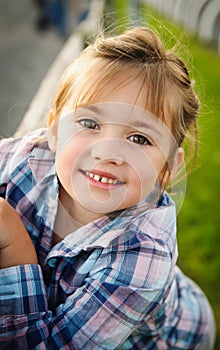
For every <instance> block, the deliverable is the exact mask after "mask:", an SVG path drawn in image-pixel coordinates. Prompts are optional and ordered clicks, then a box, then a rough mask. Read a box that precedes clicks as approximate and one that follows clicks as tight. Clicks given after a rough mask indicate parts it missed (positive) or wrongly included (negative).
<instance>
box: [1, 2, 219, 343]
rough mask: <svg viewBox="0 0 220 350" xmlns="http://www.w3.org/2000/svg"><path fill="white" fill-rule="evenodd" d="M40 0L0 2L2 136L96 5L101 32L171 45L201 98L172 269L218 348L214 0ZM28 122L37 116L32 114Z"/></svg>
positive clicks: (90, 21)
mask: <svg viewBox="0 0 220 350" xmlns="http://www.w3.org/2000/svg"><path fill="white" fill-rule="evenodd" d="M46 2H48V3H50V6H49V7H48V6H46V7H45V1H37V0H36V1H35V0H19V1H12V0H0V29H1V30H0V70H1V71H0V81H1V85H0V89H1V90H0V121H1V123H0V134H1V135H2V136H5V137H8V136H10V135H12V134H14V133H15V131H16V130H17V128H18V126H19V123H20V122H21V121H22V120H23V117H24V115H25V113H26V111H27V110H28V108H29V106H30V103H31V102H33V100H34V99H35V97H34V96H35V94H36V93H37V91H39V89H42V82H44V80H45V79H46V80H48V78H45V76H46V73H47V71H48V69H49V68H50V67H51V65H53V64H54V61H56V60H57V57H60V56H59V55H60V54H61V53H62V52H63V51H64V50H65V49H66V47H67V46H68V45H70V44H68V43H69V40H71V37H72V36H73V35H75V33H78V34H80V35H81V37H82V41H85V40H87V39H88V38H89V37H90V36H92V34H94V33H91V30H92V29H93V28H94V30H95V29H97V23H94V22H95V21H98V19H97V17H96V16H95V14H96V15H98V16H99V13H97V7H96V6H97V4H98V3H100V2H102V4H104V5H103V7H99V9H100V8H101V9H102V14H103V16H102V17H103V18H104V22H105V24H106V25H107V26H111V24H112V23H115V22H117V24H122V25H123V26H125V25H129V23H131V22H133V23H136V24H142V23H144V24H145V25H146V24H149V25H150V26H152V27H154V28H155V29H156V30H157V31H158V32H159V34H160V36H161V37H162V39H163V40H164V41H165V42H166V43H167V47H168V48H169V47H172V46H173V45H175V46H177V47H178V52H179V54H180V55H181V56H182V57H183V59H184V60H185V61H186V62H187V65H188V66H189V67H190V75H191V78H193V79H194V80H195V89H196V91H197V93H198V95H199V97H200V100H201V113H200V121H199V134H200V135H199V136H200V150H199V157H198V161H197V165H196V167H195V169H194V170H193V172H192V173H191V174H190V175H189V177H188V180H187V191H186V195H185V200H184V203H183V205H182V208H181V211H180V213H179V216H178V227H179V229H178V241H179V261H178V263H179V265H180V267H181V268H182V270H183V271H184V272H185V273H186V274H187V275H188V276H190V277H192V278H193V279H194V280H195V281H196V282H197V283H198V284H199V285H200V286H201V288H202V289H203V290H204V291H205V293H206V294H207V296H208V298H209V300H210V303H211V304H212V306H213V309H214V313H215V317H216V324H217V340H216V345H215V350H220V234H219V231H220V228H219V227H220V211H219V198H220V176H219V173H220V172H219V169H220V147H219V144H220V143H219V132H220V1H219V0H166V1H161V0H145V1H131V0H130V1H125V0H112V1H110V0H109V1H105V2H104V1H102V0H91V1H80V2H79V1H78V4H77V3H75V1H70V0H69V1H67V0H66V1H61V0H60V1H55V0H49V1H46ZM94 2H95V3H96V6H95V7H93V3H94ZM43 3H44V5H43V7H42V4H43ZM45 9H46V10H45ZM109 13H110V15H107V14H109ZM99 17H100V16H99ZM85 22H86V23H87V25H86V26H84V23H85ZM79 28H80V30H79ZM77 50H78V48H77V49H75V48H74V44H71V50H70V49H68V51H65V56H66V55H69V56H70V57H68V59H71V56H73V55H74V54H76V53H77ZM66 52H68V53H66ZM60 61H61V59H60V58H58V65H62V62H60ZM53 74H54V73H53ZM49 80H50V81H49V83H48V85H47V89H46V90H45V87H44V90H41V91H43V93H44V94H45V93H46V95H48V99H49V98H50V93H51V91H52V89H53V88H54V86H52V85H55V84H54V83H53V80H51V76H50V79H49ZM51 81H52V83H51ZM28 118H29V119H28V121H27V125H28V123H29V121H30V124H31V120H30V118H32V115H30V113H29V115H28ZM33 118H37V111H36V108H35V115H34V116H33Z"/></svg>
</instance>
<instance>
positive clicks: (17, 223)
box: [0, 198, 38, 269]
mask: <svg viewBox="0 0 220 350" xmlns="http://www.w3.org/2000/svg"><path fill="white" fill-rule="evenodd" d="M37 263H38V262H37V255H36V251H35V249H34V246H33V244H32V241H31V239H30V236H29V234H28V232H27V231H26V229H25V227H24V224H23V223H22V221H21V219H20V217H19V215H18V214H17V212H16V211H15V210H14V208H12V207H11V206H10V205H9V204H8V203H7V202H6V201H5V200H4V199H3V198H0V268H1V269H2V268H6V267H11V266H17V265H24V264H37Z"/></svg>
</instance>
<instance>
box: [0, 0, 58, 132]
mask: <svg viewBox="0 0 220 350" xmlns="http://www.w3.org/2000/svg"><path fill="white" fill-rule="evenodd" d="M35 15H36V12H35V8H34V6H33V0H19V1H16V0H15V1H13V0H0V135H2V136H10V135H12V134H13V133H14V131H15V130H16V128H17V126H18V125H19V123H20V121H21V119H22V118H23V116H24V113H25V111H26V110H27V108H28V105H29V103H30V101H31V99H32V97H33V96H34V94H35V92H36V90H37V88H38V86H39V84H40V82H41V80H42V79H43V77H44V74H45V73H46V72H47V70H48V68H49V66H50V65H51V63H52V62H53V60H54V59H55V58H56V56H57V54H58V53H59V51H60V50H61V48H62V47H63V44H64V40H63V39H62V38H60V37H59V36H58V34H57V33H56V32H55V31H54V30H52V29H51V30H49V31H47V32H43V33H39V32H37V31H36V30H35V26H34V21H35Z"/></svg>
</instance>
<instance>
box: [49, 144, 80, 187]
mask: <svg viewBox="0 0 220 350" xmlns="http://www.w3.org/2000/svg"><path fill="white" fill-rule="evenodd" d="M83 148H84V146H83V144H82V143H80V142H77V140H76V139H73V140H71V141H69V142H68V143H67V144H66V145H64V146H63V147H62V148H60V149H58V150H57V153H56V163H55V166H56V172H57V176H58V178H59V180H60V182H61V183H62V185H63V186H64V187H65V188H66V190H68V192H69V191H71V189H72V185H71V182H72V177H73V176H74V172H75V171H76V170H77V164H78V159H79V155H80V154H81V153H82V152H83Z"/></svg>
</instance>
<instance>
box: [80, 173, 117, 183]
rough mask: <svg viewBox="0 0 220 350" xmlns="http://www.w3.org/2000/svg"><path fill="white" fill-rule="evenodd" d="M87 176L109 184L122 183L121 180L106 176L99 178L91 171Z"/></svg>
mask: <svg viewBox="0 0 220 350" xmlns="http://www.w3.org/2000/svg"><path fill="white" fill-rule="evenodd" d="M85 174H86V176H89V177H91V178H92V179H93V180H95V181H99V182H103V183H109V184H113V185H115V184H118V183H120V181H119V180H113V179H108V178H107V177H105V176H99V175H97V174H93V173H90V172H89V171H86V172H85Z"/></svg>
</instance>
